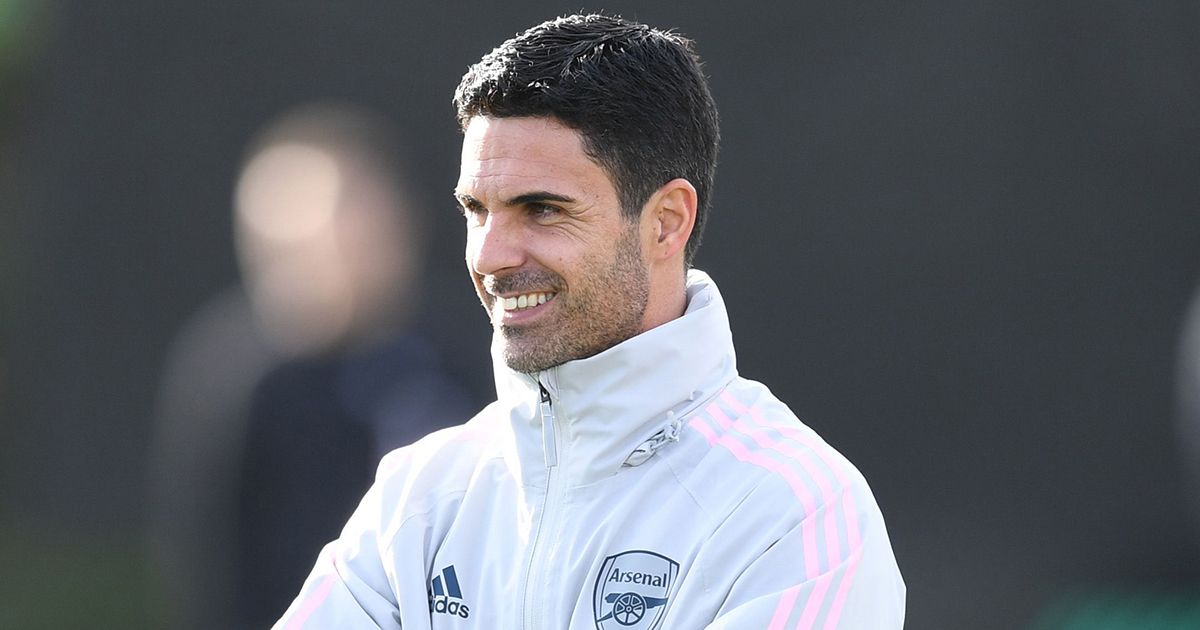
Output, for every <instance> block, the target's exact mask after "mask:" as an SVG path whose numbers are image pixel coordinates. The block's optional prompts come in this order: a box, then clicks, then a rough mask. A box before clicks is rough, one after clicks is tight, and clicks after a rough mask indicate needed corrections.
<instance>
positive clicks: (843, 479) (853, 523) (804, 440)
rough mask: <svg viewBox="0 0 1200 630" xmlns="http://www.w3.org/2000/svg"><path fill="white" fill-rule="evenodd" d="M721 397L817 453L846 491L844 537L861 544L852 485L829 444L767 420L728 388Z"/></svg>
mask: <svg viewBox="0 0 1200 630" xmlns="http://www.w3.org/2000/svg"><path fill="white" fill-rule="evenodd" d="M721 399H722V400H724V401H725V402H726V403H727V404H729V406H730V407H732V408H733V410H734V411H736V412H738V413H744V414H748V415H750V417H751V418H753V419H754V421H755V422H756V423H757V424H759V425H760V426H764V427H770V428H772V429H775V430H776V431H779V432H780V433H782V434H783V435H784V436H786V437H788V438H791V439H793V440H796V441H797V442H799V443H800V444H803V445H804V446H806V447H808V448H809V450H811V451H812V452H813V453H816V454H817V457H819V458H820V459H821V462H822V463H824V464H825V466H826V467H827V468H829V469H830V470H832V471H833V474H834V476H835V477H836V478H837V480H838V483H839V484H841V485H842V488H843V492H846V493H847V497H846V504H845V511H846V537H847V539H848V542H849V543H850V549H851V550H853V549H854V548H856V547H858V546H859V545H861V544H862V535H861V533H860V532H859V530H858V509H857V508H856V506H855V504H854V496H853V492H852V490H851V488H852V485H851V483H850V479H849V478H848V477H847V476H846V471H845V470H843V469H842V465H841V463H840V462H836V461H834V460H833V458H831V457H830V456H829V455H828V452H827V451H828V449H829V446H828V445H827V444H825V443H824V442H820V441H819V440H817V439H815V438H813V437H812V436H810V435H808V434H807V433H805V432H804V431H800V430H799V429H796V428H795V427H791V426H788V425H785V424H779V423H773V422H770V421H768V420H767V419H766V418H764V417H763V415H762V412H761V411H759V410H758V409H757V408H755V407H747V406H746V405H743V404H742V403H741V402H740V401H739V400H738V399H737V398H735V397H734V396H733V394H730V393H729V390H728V389H726V390H725V391H723V392H721Z"/></svg>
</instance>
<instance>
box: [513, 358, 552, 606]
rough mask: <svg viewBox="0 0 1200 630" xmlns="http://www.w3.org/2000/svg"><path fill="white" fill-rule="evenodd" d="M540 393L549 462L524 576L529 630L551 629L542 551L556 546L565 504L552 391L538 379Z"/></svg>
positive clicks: (539, 403) (545, 450) (543, 435)
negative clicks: (547, 621)
mask: <svg viewBox="0 0 1200 630" xmlns="http://www.w3.org/2000/svg"><path fill="white" fill-rule="evenodd" d="M538 389H539V390H540V400H539V401H538V410H539V411H540V413H541V417H542V450H543V453H544V454H545V460H546V498H545V500H543V502H542V513H541V515H540V516H539V517H538V525H537V529H536V530H535V531H534V535H533V544H532V545H531V546H530V550H529V566H528V568H527V569H526V575H525V593H524V599H523V602H524V606H523V608H522V614H521V617H522V623H521V627H522V628H525V629H526V630H539V629H541V628H548V627H549V626H547V625H546V623H545V620H544V619H543V617H544V616H545V611H544V610H542V608H543V600H544V599H545V594H546V591H547V590H550V589H547V588H544V587H543V586H542V585H541V584H540V582H541V581H542V579H541V576H542V575H544V574H545V564H546V561H547V558H548V557H549V555H550V554H549V553H548V552H545V551H543V548H545V547H552V546H553V545H554V540H555V536H554V532H555V530H556V529H557V528H558V513H559V512H560V511H561V510H560V509H558V506H559V505H560V504H561V503H562V498H561V497H560V496H558V495H559V494H561V490H560V489H559V488H560V486H561V485H562V482H561V481H559V477H561V476H562V475H561V473H559V472H558V454H559V443H558V420H557V418H555V416H554V403H553V402H552V400H551V398H550V391H549V390H548V389H546V386H545V385H544V384H543V383H542V382H541V379H538ZM535 583H536V584H537V586H535Z"/></svg>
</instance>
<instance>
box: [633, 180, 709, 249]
mask: <svg viewBox="0 0 1200 630" xmlns="http://www.w3.org/2000/svg"><path fill="white" fill-rule="evenodd" d="M697 205H698V204H697V198H696V187H695V186H692V183H691V182H689V181H688V180H686V179H683V178H682V177H679V178H675V179H673V180H671V181H669V182H667V183H665V184H663V185H662V187H661V188H659V189H658V190H657V191H656V192H655V193H654V194H653V195H651V196H650V200H649V201H647V202H646V207H644V208H643V210H642V222H643V228H644V230H645V232H644V233H648V238H647V241H648V242H647V247H648V251H647V253H648V255H649V256H650V258H651V259H653V260H671V259H673V258H676V257H678V258H679V259H680V260H681V261H682V260H683V252H684V246H686V245H687V242H688V239H689V238H690V237H691V236H692V228H693V227H695V225H696V212H697Z"/></svg>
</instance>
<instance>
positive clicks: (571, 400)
mask: <svg viewBox="0 0 1200 630" xmlns="http://www.w3.org/2000/svg"><path fill="white" fill-rule="evenodd" d="M687 301H688V302H687V308H686V309H685V311H684V314H683V315H682V316H681V317H678V318H676V319H674V320H671V321H670V322H667V323H666V324H663V325H661V326H659V327H657V328H654V329H652V330H649V331H646V332H644V333H642V334H640V335H637V336H635V337H633V338H631V339H628V340H626V341H624V342H622V343H619V344H617V345H616V346H613V347H612V348H609V349H608V350H605V351H604V352H601V353H600V354H597V355H595V356H592V357H588V358H586V359H579V360H576V361H569V362H567V363H564V364H562V365H559V366H557V367H554V368H550V369H548V370H546V371H544V372H541V373H539V374H533V375H531V374H524V373H520V372H515V371H513V370H511V369H509V368H508V366H506V365H505V364H504V360H503V358H502V357H501V356H500V354H499V346H498V344H497V343H496V342H495V341H496V340H495V338H493V343H492V363H493V367H494V370H495V378H496V391H497V394H498V397H499V399H500V402H501V403H502V404H504V406H506V407H509V408H510V409H511V411H512V420H513V423H514V429H517V430H519V431H526V430H528V429H529V428H533V429H534V430H536V431H541V422H542V420H541V416H540V414H539V413H537V404H536V402H537V400H538V396H539V392H540V388H539V382H540V383H541V384H542V385H544V386H545V387H546V389H547V390H548V391H549V392H550V396H551V400H552V405H553V409H554V415H555V417H556V419H557V425H558V427H559V428H560V430H559V443H560V445H561V450H560V451H559V461H560V463H561V465H562V466H563V468H564V469H565V470H566V471H567V474H568V478H569V479H570V480H571V482H572V485H580V484H584V483H590V482H592V481H595V480H598V479H601V478H603V477H607V476H608V475H611V474H613V473H615V472H616V471H617V469H619V468H620V467H621V465H622V464H623V463H624V462H625V460H626V458H628V457H629V455H630V454H631V453H632V452H633V451H634V449H636V448H637V447H638V446H639V445H640V444H642V442H644V441H646V440H647V439H649V438H650V437H651V436H652V435H653V434H655V433H656V432H658V431H660V430H662V429H664V428H665V427H667V426H668V425H669V424H670V422H671V419H672V415H671V414H675V415H676V416H679V419H681V420H682V416H683V414H684V413H685V412H688V411H690V410H691V409H693V408H695V407H696V406H697V405H698V404H699V403H700V402H702V401H704V400H707V399H709V398H711V397H713V396H714V395H716V394H717V393H718V392H719V391H720V389H721V388H723V387H724V386H725V385H726V384H728V383H729V381H731V380H732V379H733V378H734V377H735V376H736V374H737V370H736V361H735V356H734V351H733V338H732V335H731V333H730V331H729V317H728V315H727V314H726V311H725V303H724V301H723V300H722V299H721V294H720V292H718V291H717V286H716V284H715V283H713V281H712V279H711V278H709V277H708V274H706V273H704V272H702V271H699V270H696V269H693V270H690V271H688V276H687ZM522 427H525V428H522ZM527 457H529V455H528V454H522V459H523V460H525V459H526V458H527ZM537 461H540V458H539V459H538V460H537Z"/></svg>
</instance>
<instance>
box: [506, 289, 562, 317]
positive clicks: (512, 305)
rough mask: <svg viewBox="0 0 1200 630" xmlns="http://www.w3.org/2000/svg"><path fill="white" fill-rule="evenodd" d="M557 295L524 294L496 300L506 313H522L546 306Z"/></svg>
mask: <svg viewBox="0 0 1200 630" xmlns="http://www.w3.org/2000/svg"><path fill="white" fill-rule="evenodd" d="M556 295H558V294H557V293H522V294H521V295H514V296H512V297H506V298H496V299H497V300H498V301H499V302H500V306H501V307H502V308H503V309H504V310H505V311H506V312H514V311H522V310H525V309H527V308H533V307H535V306H538V305H540V304H545V303H546V302H549V301H550V300H553V299H554V296H556Z"/></svg>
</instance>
